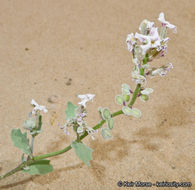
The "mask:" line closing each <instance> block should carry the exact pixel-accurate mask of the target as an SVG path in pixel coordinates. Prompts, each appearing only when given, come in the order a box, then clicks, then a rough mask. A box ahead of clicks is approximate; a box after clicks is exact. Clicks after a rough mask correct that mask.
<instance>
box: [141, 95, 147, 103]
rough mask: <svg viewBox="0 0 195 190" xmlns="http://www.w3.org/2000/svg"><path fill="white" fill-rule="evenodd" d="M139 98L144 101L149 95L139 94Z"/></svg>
mask: <svg viewBox="0 0 195 190" xmlns="http://www.w3.org/2000/svg"><path fill="white" fill-rule="evenodd" d="M140 98H141V100H142V101H144V102H145V101H148V100H149V96H147V95H145V94H142V95H141V96H140Z"/></svg>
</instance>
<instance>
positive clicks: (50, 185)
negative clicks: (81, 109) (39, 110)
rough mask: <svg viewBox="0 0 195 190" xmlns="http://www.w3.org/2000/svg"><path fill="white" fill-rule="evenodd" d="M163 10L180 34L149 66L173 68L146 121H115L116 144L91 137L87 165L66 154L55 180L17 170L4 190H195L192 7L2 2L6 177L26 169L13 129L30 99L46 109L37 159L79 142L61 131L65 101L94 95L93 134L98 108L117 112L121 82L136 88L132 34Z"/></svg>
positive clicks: (1, 117)
mask: <svg viewBox="0 0 195 190" xmlns="http://www.w3.org/2000/svg"><path fill="white" fill-rule="evenodd" d="M161 11H163V12H164V13H165V16H166V18H167V20H169V21H170V22H171V23H173V24H175V25H176V26H177V27H178V33H177V34H176V35H175V34H172V33H171V32H169V37H170V38H171V40H170V41H169V47H168V53H167V56H166V57H165V58H162V59H160V60H156V61H155V62H154V63H153V64H154V65H155V64H156V65H162V64H167V63H169V62H171V63H173V65H174V69H173V70H172V71H171V72H170V73H169V74H168V75H167V76H166V77H164V78H161V77H156V78H153V79H151V80H148V87H151V88H153V89H154V93H153V94H152V95H151V96H150V101H148V102H147V103H144V102H142V101H140V100H139V99H138V101H137V102H136V104H135V107H136V108H139V109H140V110H141V111H142V118H141V119H136V118H131V117H125V116H122V115H120V116H118V117H116V119H115V128H114V130H113V135H114V138H113V140H111V141H105V140H103V138H102V137H101V136H100V135H99V134H97V135H96V139H95V141H93V140H92V139H91V138H89V137H88V138H86V139H85V140H84V143H86V144H87V145H88V146H90V147H91V148H93V149H94V152H93V161H91V166H90V167H87V166H86V165H84V164H83V163H82V162H81V161H80V160H79V159H78V158H77V156H76V155H75V153H74V152H73V150H70V151H69V152H68V153H66V154H63V155H60V156H58V157H53V158H51V163H52V165H53V166H54V171H53V172H52V173H49V174H47V175H45V176H33V177H32V176H29V175H28V174H23V173H22V172H20V173H17V174H16V175H13V176H11V177H8V178H7V179H5V180H4V181H1V182H0V189H3V190H4V189H9V190H115V189H126V188H124V187H123V188H119V187H117V182H118V181H119V180H122V181H123V180H127V181H147V182H152V183H155V182H156V181H177V182H185V181H187V182H191V183H192V184H193V186H192V187H191V188H189V189H195V130H194V127H195V126H194V112H195V106H194V96H195V89H194V86H195V85H194V79H195V77H194V70H195V67H194V60H195V56H194V49H195V37H194V36H195V35H194V33H195V30H194V20H195V17H194V15H195V1H194V0H166V1H161V0H140V1H138V0H121V1H120V0H97V1H92V0H85V1H81V0H71V1H70V0H55V1H54V0H4V1H3V0H1V1H0V71H1V72H0V126H1V127H0V130H1V132H0V173H1V174H3V173H4V172H6V171H8V170H10V169H12V168H13V167H15V166H17V164H18V163H19V162H20V158H21V151H20V150H19V149H17V148H15V147H14V146H13V145H12V142H11V138H10V131H11V129H12V128H17V127H19V128H21V129H23V123H24V120H26V119H27V115H28V112H29V111H31V109H32V107H31V105H30V101H31V99H32V98H34V99H35V100H36V101H37V102H38V103H40V104H42V105H46V106H47V108H48V110H49V112H48V113H47V114H44V117H43V122H44V123H43V131H44V132H43V133H41V135H39V136H38V137H37V139H35V154H36V155H39V154H44V153H48V152H52V151H56V150H59V149H62V148H64V147H65V146H67V145H69V143H71V141H73V140H74V136H73V134H71V135H70V136H66V135H65V134H64V133H63V131H62V130H60V129H59V127H58V126H57V124H58V122H59V123H61V124H63V123H64V122H65V113H64V111H65V108H66V102H67V101H72V102H73V103H75V104H77V102H78V101H79V99H78V98H77V97H76V95H77V94H86V93H94V94H96V97H95V100H94V102H93V103H89V104H88V106H87V109H88V112H89V117H88V119H87V121H88V123H89V125H90V126H93V125H95V124H96V123H97V122H98V121H99V120H100V119H99V115H98V112H97V108H98V107H99V106H102V107H108V108H110V110H112V111H113V112H114V111H117V110H120V109H121V107H120V106H118V105H116V104H115V103H114V98H115V95H116V94H119V93H121V84H122V83H128V84H130V86H131V87H132V88H134V87H135V83H134V82H133V81H132V80H131V71H132V66H133V64H132V62H131V54H130V53H129V52H128V51H127V47H126V43H125V40H126V36H127V34H129V33H131V32H136V31H138V26H139V24H140V22H141V21H142V20H143V19H145V18H147V19H149V20H151V21H155V22H157V17H158V15H159V13H160V12H161ZM51 95H56V96H57V97H58V100H57V102H56V103H50V102H48V98H49V97H50V96H51ZM128 189H140V188H135V187H133V188H128ZM143 189H157V188H155V187H154V188H143ZM159 189H161V190H163V189H174V188H159ZM178 189H188V188H178Z"/></svg>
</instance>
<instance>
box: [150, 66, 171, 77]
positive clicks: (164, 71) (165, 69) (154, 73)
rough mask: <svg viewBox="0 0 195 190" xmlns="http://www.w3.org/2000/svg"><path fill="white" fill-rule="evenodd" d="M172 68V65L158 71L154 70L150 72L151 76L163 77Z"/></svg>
mask: <svg viewBox="0 0 195 190" xmlns="http://www.w3.org/2000/svg"><path fill="white" fill-rule="evenodd" d="M172 68H173V65H172V63H169V64H168V65H165V66H162V67H160V68H158V69H155V70H153V71H152V72H151V75H152V76H156V75H160V76H161V77H163V76H165V75H166V74H167V73H168V72H169V71H170V70H171V69H172Z"/></svg>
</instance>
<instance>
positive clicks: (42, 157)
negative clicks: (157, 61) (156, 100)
mask: <svg viewBox="0 0 195 190" xmlns="http://www.w3.org/2000/svg"><path fill="white" fill-rule="evenodd" d="M140 88H141V84H137V86H136V89H135V91H134V93H133V96H132V98H131V101H130V103H129V105H128V106H129V107H132V106H133V104H134V103H135V100H136V98H137V96H138V94H139V91H140ZM120 114H123V112H122V110H119V111H117V112H114V113H113V114H112V115H111V116H112V117H116V116H118V115H120ZM104 123H105V120H101V121H100V122H99V123H98V124H97V125H95V126H94V127H93V129H94V130H96V129H99V128H100V127H101V126H102V125H103V124H104ZM87 135H88V133H87V132H86V131H85V133H84V134H83V135H82V136H80V138H79V139H77V140H75V141H77V142H78V141H81V140H82V139H84V138H85V137H86V136H87ZM32 144H33V139H32ZM32 144H31V148H32V150H33V145H32ZM71 148H72V147H71V145H69V146H67V147H66V148H64V149H62V150H58V151H56V152H51V153H48V154H43V155H40V156H35V157H33V158H32V159H30V160H28V161H25V162H23V163H21V164H20V165H19V166H18V167H16V168H15V169H13V170H11V171H9V172H7V173H6V174H4V175H2V176H0V180H1V179H4V178H5V177H8V176H10V175H13V174H14V173H16V172H18V171H21V170H22V169H23V168H24V167H25V166H28V165H31V164H32V163H34V162H35V161H37V160H42V159H45V158H49V157H53V156H57V155H60V154H63V153H65V152H67V151H69V150H70V149H71Z"/></svg>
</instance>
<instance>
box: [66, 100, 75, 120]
mask: <svg viewBox="0 0 195 190" xmlns="http://www.w3.org/2000/svg"><path fill="white" fill-rule="evenodd" d="M76 109H77V106H75V105H74V104H73V103H72V102H68V103H67V108H66V111H65V112H66V120H70V119H75V118H76V113H75V110H76Z"/></svg>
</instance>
